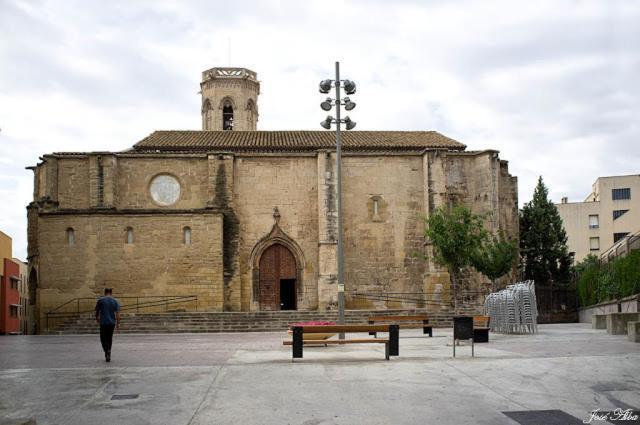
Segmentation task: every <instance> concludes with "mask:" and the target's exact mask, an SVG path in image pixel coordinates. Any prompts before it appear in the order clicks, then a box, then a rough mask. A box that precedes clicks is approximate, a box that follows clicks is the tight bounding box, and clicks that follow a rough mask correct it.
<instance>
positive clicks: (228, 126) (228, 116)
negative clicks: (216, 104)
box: [222, 101, 233, 130]
mask: <svg viewBox="0 0 640 425" xmlns="http://www.w3.org/2000/svg"><path fill="white" fill-rule="evenodd" d="M222 129H223V130H233V106H232V105H231V102H229V101H226V102H225V103H224V106H223V107H222Z"/></svg>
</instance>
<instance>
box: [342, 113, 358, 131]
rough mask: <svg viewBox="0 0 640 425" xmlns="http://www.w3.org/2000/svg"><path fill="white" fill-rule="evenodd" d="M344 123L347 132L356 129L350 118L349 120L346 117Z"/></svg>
mask: <svg viewBox="0 0 640 425" xmlns="http://www.w3.org/2000/svg"><path fill="white" fill-rule="evenodd" d="M344 123H345V125H346V126H347V130H353V129H354V128H356V122H355V121H351V118H349V117H348V116H347V117H345V119H344Z"/></svg>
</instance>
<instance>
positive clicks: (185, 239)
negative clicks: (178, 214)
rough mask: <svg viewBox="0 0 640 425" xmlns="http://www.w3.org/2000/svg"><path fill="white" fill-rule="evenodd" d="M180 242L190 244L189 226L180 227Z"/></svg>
mask: <svg viewBox="0 0 640 425" xmlns="http://www.w3.org/2000/svg"><path fill="white" fill-rule="evenodd" d="M182 242H183V243H184V244H185V245H191V228H190V227H185V228H184V229H182Z"/></svg>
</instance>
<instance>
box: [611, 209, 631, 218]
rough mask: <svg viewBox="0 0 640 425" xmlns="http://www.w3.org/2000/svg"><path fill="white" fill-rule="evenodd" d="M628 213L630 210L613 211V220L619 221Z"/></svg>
mask: <svg viewBox="0 0 640 425" xmlns="http://www.w3.org/2000/svg"><path fill="white" fill-rule="evenodd" d="M627 211H629V210H613V219H614V220H617V219H618V218H620V217H622V216H623V215H624V213H626V212H627Z"/></svg>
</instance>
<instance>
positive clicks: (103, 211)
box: [40, 208, 223, 216]
mask: <svg viewBox="0 0 640 425" xmlns="http://www.w3.org/2000/svg"><path fill="white" fill-rule="evenodd" d="M189 214H223V212H222V210H220V209H218V208H183V209H159V208H136V209H116V208H74V209H71V208H65V209H58V210H55V211H40V216H54V215H189Z"/></svg>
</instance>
